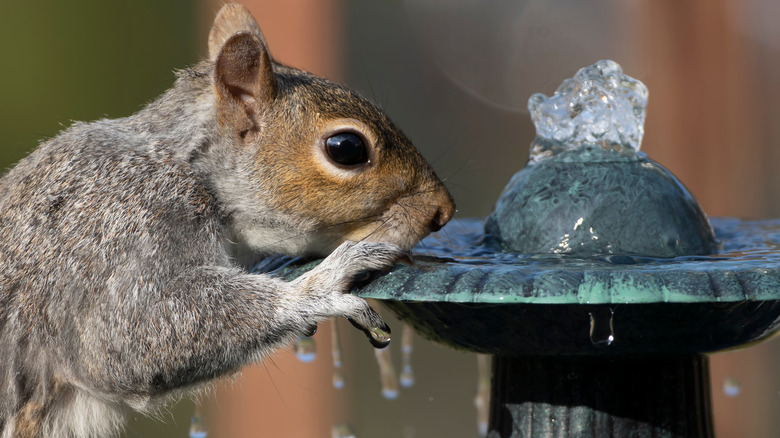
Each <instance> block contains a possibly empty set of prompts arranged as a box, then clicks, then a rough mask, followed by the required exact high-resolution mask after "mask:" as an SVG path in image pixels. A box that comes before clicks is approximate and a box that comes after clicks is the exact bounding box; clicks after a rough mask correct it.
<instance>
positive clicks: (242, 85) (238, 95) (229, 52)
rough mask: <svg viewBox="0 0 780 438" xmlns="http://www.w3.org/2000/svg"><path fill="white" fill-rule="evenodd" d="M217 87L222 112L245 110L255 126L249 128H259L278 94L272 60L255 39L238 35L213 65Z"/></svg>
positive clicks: (243, 33) (263, 46)
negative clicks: (266, 110) (267, 109)
mask: <svg viewBox="0 0 780 438" xmlns="http://www.w3.org/2000/svg"><path fill="white" fill-rule="evenodd" d="M214 85H215V88H216V93H217V100H218V106H219V107H220V111H227V112H235V111H237V110H238V111H240V109H239V108H242V109H243V112H244V115H245V116H247V117H248V118H249V121H250V122H251V123H252V126H251V127H248V128H250V129H251V128H256V127H257V124H258V122H259V118H260V116H261V114H262V113H263V111H264V108H266V107H267V106H268V105H269V104H270V102H271V100H273V98H274V95H275V94H276V81H275V79H274V71H273V65H272V63H271V58H270V56H269V55H268V51H267V50H266V48H265V45H264V44H263V42H262V41H260V40H259V39H258V38H257V36H256V35H254V34H252V33H249V32H239V33H237V34H235V35H233V36H232V37H230V38H229V39H228V40H227V41H225V44H224V45H223V46H222V49H221V50H220V51H219V54H218V55H217V61H216V63H215V65H214ZM223 115H226V114H223Z"/></svg>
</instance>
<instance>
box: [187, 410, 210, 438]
mask: <svg viewBox="0 0 780 438" xmlns="http://www.w3.org/2000/svg"><path fill="white" fill-rule="evenodd" d="M207 435H208V433H207V431H206V425H205V424H204V422H203V415H202V414H201V412H200V406H198V405H196V406H195V412H193V414H192V418H190V438H206V436H207Z"/></svg>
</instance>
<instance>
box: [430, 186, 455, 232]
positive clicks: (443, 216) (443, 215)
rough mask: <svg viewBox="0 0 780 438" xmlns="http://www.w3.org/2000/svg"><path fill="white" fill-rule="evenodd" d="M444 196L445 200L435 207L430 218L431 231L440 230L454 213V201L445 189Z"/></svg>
mask: <svg viewBox="0 0 780 438" xmlns="http://www.w3.org/2000/svg"><path fill="white" fill-rule="evenodd" d="M444 197H445V198H446V199H445V202H444V203H443V205H440V206H439V208H438V209H436V213H434V215H433V218H431V232H436V231H439V230H441V227H443V226H444V225H445V224H446V223H447V222H449V221H450V219H452V216H453V215H454V214H455V203H454V202H453V201H452V198H450V194H449V193H447V191H446V190H445V191H444Z"/></svg>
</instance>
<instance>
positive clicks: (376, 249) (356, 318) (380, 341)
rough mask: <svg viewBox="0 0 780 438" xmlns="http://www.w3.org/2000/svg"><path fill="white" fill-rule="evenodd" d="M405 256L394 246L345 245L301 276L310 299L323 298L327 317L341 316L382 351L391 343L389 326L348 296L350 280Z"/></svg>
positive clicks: (357, 298)
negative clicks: (311, 297) (314, 297)
mask: <svg viewBox="0 0 780 438" xmlns="http://www.w3.org/2000/svg"><path fill="white" fill-rule="evenodd" d="M406 257H408V255H407V253H406V252H405V251H404V250H402V249H401V248H400V247H398V246H397V245H392V244H388V243H374V242H344V243H342V244H341V245H339V247H338V248H336V250H335V251H333V253H331V254H330V255H329V256H328V257H326V258H325V260H323V261H322V263H320V265H319V266H317V267H316V268H314V269H313V270H311V271H310V272H309V273H307V274H305V275H304V276H302V277H301V278H300V279H299V281H301V282H303V283H304V284H305V289H306V290H307V293H308V294H309V295H310V296H311V295H314V296H317V297H321V298H324V302H326V303H327V306H326V307H328V308H327V309H321V310H322V311H323V312H324V313H327V314H328V315H327V316H343V317H345V318H347V319H349V320H350V322H352V324H353V325H354V326H355V327H357V328H359V329H360V330H363V332H364V333H365V334H366V335H367V336H368V339H369V340H370V341H371V344H372V345H374V346H375V347H378V348H381V347H385V346H387V344H389V343H390V327H388V326H387V324H385V322H384V321H383V320H382V317H381V316H379V314H378V313H376V311H374V309H372V308H371V307H370V306H369V305H368V303H366V301H365V300H364V299H362V298H360V297H358V296H355V295H351V294H349V290H350V288H351V286H352V283H353V280H354V279H355V277H356V276H357V275H359V274H360V273H363V272H367V271H381V270H386V269H389V268H390V267H392V266H393V265H394V264H395V263H396V262H397V261H399V260H403V259H404V258H406Z"/></svg>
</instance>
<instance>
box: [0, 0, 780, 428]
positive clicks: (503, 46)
mask: <svg viewBox="0 0 780 438" xmlns="http://www.w3.org/2000/svg"><path fill="white" fill-rule="evenodd" d="M244 3H245V4H246V5H247V6H248V7H249V8H250V9H251V10H252V11H253V12H254V14H255V16H256V17H257V19H258V22H259V23H260V26H261V28H262V29H263V31H264V33H265V36H266V38H267V40H268V43H269V45H270V48H271V52H272V54H273V56H274V57H275V58H276V59H277V60H279V61H281V62H283V63H287V64H290V65H293V66H295V67H299V68H302V69H305V70H309V71H312V72H315V73H318V74H322V75H325V76H327V77H329V78H331V79H334V80H337V81H340V82H344V83H346V84H348V85H349V86H351V87H353V88H355V89H357V90H358V91H360V92H361V93H363V94H364V95H366V96H367V97H369V98H370V99H372V100H373V101H375V102H376V103H377V104H379V105H380V106H381V107H382V108H383V109H384V110H385V111H386V112H387V113H388V114H389V115H390V116H391V118H393V120H394V121H395V122H396V123H397V125H399V126H400V127H401V128H402V129H403V130H404V131H405V132H406V134H407V135H408V136H409V137H410V138H411V139H412V140H413V141H414V142H415V144H416V145H417V146H418V148H419V149H420V150H421V151H422V153H423V155H425V156H426V157H427V158H428V160H429V161H430V162H431V163H432V164H433V166H434V168H435V169H436V170H437V173H438V174H439V175H440V176H441V177H442V178H444V179H445V180H446V183H447V185H448V187H449V188H450V190H451V192H452V194H453V195H454V197H455V199H456V201H457V203H458V206H459V216H460V217H469V216H485V215H487V214H489V213H490V211H491V210H492V207H493V202H494V201H495V199H496V198H497V196H498V194H499V193H500V191H501V189H502V188H503V186H504V184H506V182H507V181H508V180H509V178H510V177H511V175H512V174H513V173H514V172H515V171H517V170H519V169H520V168H521V167H522V166H523V165H524V163H525V160H526V159H527V154H528V144H529V143H530V141H531V140H532V138H533V136H534V131H533V126H532V125H531V122H530V119H529V117H528V113H527V110H526V101H527V99H528V97H529V96H530V95H531V94H532V93H534V92H543V93H545V94H548V95H549V94H552V93H553V92H554V91H555V89H556V88H557V86H558V84H560V82H561V81H562V80H563V79H565V78H568V77H571V76H572V75H573V74H574V73H575V72H576V71H577V69H579V68H580V67H583V66H586V65H589V64H592V63H594V62H595V61H597V60H599V59H605V58H610V59H613V60H615V61H617V62H618V63H620V64H621V65H622V66H623V69H624V71H625V72H626V73H627V74H629V75H631V76H633V77H635V78H637V79H639V80H641V81H643V82H644V83H645V84H646V85H647V86H648V88H649V90H650V101H649V107H648V114H647V123H646V134H645V138H644V142H643V150H644V151H645V152H647V153H648V154H649V155H650V156H651V157H652V158H653V159H655V160H656V161H658V162H660V163H661V164H663V165H665V166H666V167H667V168H669V169H670V170H671V171H672V172H673V173H675V174H676V175H677V176H678V177H679V178H680V180H681V181H683V183H685V184H686V185H687V186H688V188H689V189H690V191H691V192H692V193H693V194H694V195H695V196H696V197H697V199H698V200H699V201H700V203H701V204H702V206H703V208H704V210H705V211H706V212H707V213H708V214H710V215H711V216H735V217H741V218H769V217H778V216H780V173H778V172H776V171H775V169H776V168H777V167H778V166H780V148H778V146H777V145H778V144H780V123H776V122H775V121H776V120H778V119H780V117H778V116H779V115H780V106H778V105H777V104H776V102H777V101H778V100H780V54H779V51H780V27H778V26H777V25H776V18H777V17H778V16H780V3H777V2H774V1H772V0H686V1H679V0H609V1H608V0H601V1H594V0H591V1H585V2H583V1H578V0H523V1H492V2H486V1H478V0H450V1H447V2H444V1H439V0H408V1H400V0H396V1H387V2H365V1H359V0H291V1H286V2H274V1H271V0H251V1H250V0H247V1H246V2H244ZM219 6H220V4H219V3H218V2H216V1H214V0H199V1H192V0H169V1H166V2H159V1H153V0H136V1H134V2H106V1H98V0H74V1H70V2H59V1H55V0H39V1H37V2H11V1H4V2H3V3H2V5H0V11H2V16H3V17H5V20H4V23H3V26H0V53H3V61H2V64H0V102H2V105H0V166H2V167H3V168H6V167H8V166H11V165H12V164H13V163H15V162H16V161H18V160H19V159H20V158H22V157H23V156H24V155H25V154H26V153H27V152H28V151H29V150H30V149H32V148H33V147H35V145H36V144H38V143H39V142H40V141H41V140H43V139H46V138H50V137H52V136H54V135H56V133H57V132H59V131H60V130H62V129H63V128H64V127H67V126H69V125H70V124H71V123H72V121H73V120H94V119H97V118H102V117H112V118H113V117H121V116H125V115H129V114H131V113H133V112H135V111H136V110H138V109H139V108H140V107H141V106H142V105H144V104H145V103H147V102H149V101H151V100H152V99H154V98H155V97H156V96H157V95H159V94H160V93H161V92H163V91H164V90H165V89H166V88H168V87H169V86H170V85H171V84H172V82H173V79H174V76H173V71H174V69H177V68H183V67H186V66H187V65H191V64H193V63H195V62H197V61H198V60H199V59H200V57H201V56H203V54H204V53H205V50H206V36H207V35H208V29H209V27H210V25H211V20H212V19H213V17H214V14H215V13H216V11H217V10H218V9H219ZM445 230H446V229H445ZM445 232H446V231H445ZM385 315H386V316H388V317H389V316H390V315H389V314H388V312H385ZM390 323H391V325H392V326H393V328H394V331H395V333H400V323H398V322H397V321H390ZM339 324H340V326H341V328H342V330H341V333H342V335H341V338H342V344H343V345H344V349H345V351H344V360H345V374H346V379H347V380H346V386H345V388H344V389H342V390H340V391H337V390H335V389H333V387H332V385H331V375H332V366H331V360H330V351H329V350H330V339H329V334H330V330H329V327H328V326H326V325H323V327H321V328H320V332H319V333H318V334H317V335H316V336H315V339H316V342H317V345H318V350H319V352H318V355H317V359H316V360H315V361H314V362H312V363H305V364H304V363H301V362H299V361H298V360H297V359H296V358H295V356H294V355H293V354H291V353H289V352H286V353H280V354H279V355H277V356H275V357H273V358H271V359H270V360H268V361H266V362H265V363H263V364H257V365H252V366H249V367H247V368H246V369H245V370H244V372H243V373H242V375H241V376H240V377H238V378H236V379H233V380H232V381H230V382H228V383H224V384H219V385H217V390H216V393H215V395H206V396H203V397H201V398H200V403H201V405H202V406H203V412H204V416H205V419H206V422H207V424H208V427H209V430H210V435H209V436H212V437H257V436H269V437H270V436H274V437H277V436H278V437H328V436H330V434H331V426H333V425H335V424H341V423H345V424H349V425H351V427H352V429H353V430H354V431H355V434H356V436H357V437H363V438H365V437H372V438H376V437H379V438H382V437H403V438H412V437H445V436H446V437H475V436H477V428H476V412H475V409H474V404H473V398H474V395H475V391H476V370H477V365H476V357H475V356H474V355H472V354H467V353H462V352H455V351H451V350H447V349H445V348H442V347H439V346H437V345H434V344H431V343H429V342H427V341H424V340H422V339H419V338H418V339H415V350H414V353H413V357H412V364H413V366H414V370H415V374H416V385H415V386H414V387H413V388H411V389H408V390H407V389H403V390H402V391H401V393H400V395H399V397H398V398H397V399H395V400H386V399H384V398H383V397H382V396H381V393H380V385H379V375H378V369H377V365H376V362H375V360H374V352H373V351H372V348H371V347H370V346H369V344H368V343H367V342H366V341H365V339H364V337H363V335H362V334H359V333H355V331H354V330H352V329H351V327H349V326H348V325H345V324H341V322H340V323H339ZM392 348H393V349H392V350H391V352H392V354H393V355H394V359H393V360H394V363H395V366H396V369H397V370H398V369H399V368H400V356H401V355H400V350H399V348H400V345H399V343H398V342H395V343H394V344H393V345H392ZM777 364H780V343H778V342H777V341H770V342H765V343H763V344H760V345H758V346H753V347H750V348H748V349H744V350H739V351H735V352H728V353H719V354H715V355H713V356H712V358H711V368H712V393H713V400H714V406H715V422H716V428H717V433H718V436H719V437H721V438H724V437H745V436H750V437H769V436H778V434H780V415H778V413H780V371H778V370H777ZM193 410H194V405H193V403H192V402H191V401H189V400H183V401H181V402H180V403H177V404H175V405H173V406H172V407H171V408H170V409H169V410H165V411H163V412H162V413H161V414H160V415H159V418H158V419H148V418H144V417H141V416H134V417H133V418H132V419H131V421H130V423H129V424H128V428H127V430H126V432H125V435H124V436H127V437H177V436H178V437H185V436H187V434H188V429H189V423H190V417H191V415H192V413H193Z"/></svg>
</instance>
